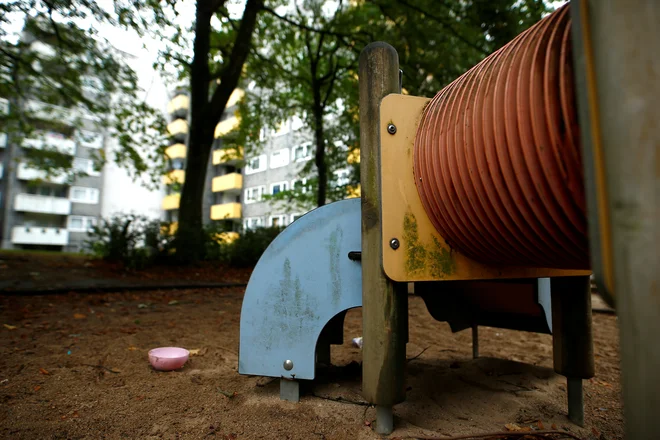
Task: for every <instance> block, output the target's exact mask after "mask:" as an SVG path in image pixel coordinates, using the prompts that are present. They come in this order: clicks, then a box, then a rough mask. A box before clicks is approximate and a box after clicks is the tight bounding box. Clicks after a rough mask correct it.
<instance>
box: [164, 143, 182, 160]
mask: <svg viewBox="0 0 660 440" xmlns="http://www.w3.org/2000/svg"><path fill="white" fill-rule="evenodd" d="M165 155H166V156H167V157H169V158H170V159H185V158H186V146H185V145H183V144H174V145H171V146H169V147H167V149H166V150H165Z"/></svg>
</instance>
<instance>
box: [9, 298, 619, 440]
mask: <svg viewBox="0 0 660 440" xmlns="http://www.w3.org/2000/svg"><path fill="white" fill-rule="evenodd" d="M242 294H243V290H242V289H239V288H234V289H215V290H208V289H207V290H201V289H200V290H180V291H167V292H165V291H162V292H161V291H153V292H139V293H116V294H96V295H87V296H84V295H80V294H67V295H48V296H36V297H34V296H33V297H21V296H15V295H14V296H0V306H1V309H0V316H1V318H0V324H2V325H0V331H1V332H2V342H1V343H0V404H1V406H0V408H1V409H0V436H1V437H2V438H7V439H49V438H52V439H100V438H108V439H121V438H126V439H138V438H139V439H161V438H163V439H177V438H182V439H187V438H190V439H203V438H218V439H259V438H264V439H374V438H378V436H377V435H376V434H375V433H374V431H373V430H372V427H371V422H372V421H373V419H374V418H375V409H374V408H372V407H369V406H366V405H364V404H363V401H362V399H361V396H360V370H361V368H360V365H359V362H361V356H360V354H361V353H360V351H359V350H358V349H356V348H353V347H351V346H350V339H351V338H352V337H354V336H358V335H360V334H361V329H360V327H361V316H360V311H359V310H353V311H351V312H349V314H348V316H347V319H346V324H345V339H346V343H345V344H344V345H343V346H333V348H332V358H333V363H334V364H335V366H336V367H333V368H331V369H328V370H326V371H323V372H322V373H321V374H320V377H319V378H318V380H316V381H314V382H312V383H307V384H306V386H305V387H304V396H303V397H302V399H301V402H300V403H298V404H296V403H289V402H282V401H280V400H279V388H278V382H277V381H272V380H271V379H269V378H262V377H246V376H240V375H239V374H238V373H237V371H236V369H237V361H238V357H237V350H238V349H237V347H238V338H239V316H240V306H241V300H242ZM410 313H411V316H412V317H414V318H411V320H410V343H409V344H408V356H409V357H410V358H413V357H415V358H414V359H412V360H410V361H409V363H408V378H407V382H408V396H407V401H406V402H405V403H402V404H400V405H397V406H396V407H395V416H396V419H395V423H396V430H395V432H394V433H393V434H392V437H406V436H412V437H415V436H422V435H427V436H430V435H435V436H438V437H443V436H446V435H459V434H474V433H481V432H492V431H502V430H504V429H505V425H506V424H511V423H515V424H517V425H519V426H530V425H531V426H534V427H538V426H543V427H544V428H545V429H550V428H551V427H556V428H557V429H560V430H561V429H567V430H570V431H571V432H573V433H577V434H579V435H580V436H581V437H582V438H603V439H611V438H622V437H623V434H622V433H623V418H622V408H621V400H620V385H619V375H620V372H619V358H618V331H617V324H616V318H615V317H614V316H612V315H605V314H595V315H594V333H595V352H596V374H597V375H596V377H595V378H594V379H591V380H588V381H585V401H586V416H585V417H586V427H585V428H584V429H579V428H577V427H575V426H574V425H572V424H571V423H570V422H569V421H568V419H567V418H566V416H565V414H566V411H567V409H566V401H565V398H566V386H565V380H564V379H563V378H562V377H560V376H557V375H556V374H554V373H553V371H552V369H551V367H552V357H551V350H552V349H551V338H550V337H549V336H546V335H536V334H529V333H522V332H515V331H506V330H499V329H491V328H483V329H482V330H481V331H480V336H481V339H480V341H481V342H480V345H481V353H482V355H483V357H482V358H480V359H477V360H472V359H471V346H470V334H469V332H461V333H457V334H452V333H451V332H450V331H449V327H448V325H447V324H444V323H439V322H436V321H434V320H433V319H432V318H431V316H430V315H429V314H428V312H427V311H426V309H425V307H424V305H423V302H422V301H421V300H420V299H419V298H416V297H410ZM167 345H177V346H183V347H186V348H188V349H193V350H197V349H198V350H199V351H198V354H197V355H195V356H193V357H192V358H191V360H190V361H189V363H188V364H186V366H185V367H184V368H183V369H181V370H180V371H175V372H166V373H162V372H156V371H154V370H153V369H152V368H151V367H150V365H149V363H148V361H147V351H148V350H149V349H150V348H153V347H158V346H167ZM423 350H425V351H424V352H423V353H422V354H421V355H419V354H420V353H421V352H422V351H423ZM329 399H341V401H333V400H329ZM553 425H554V426H553Z"/></svg>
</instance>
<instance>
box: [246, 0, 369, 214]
mask: <svg viewBox="0 0 660 440" xmlns="http://www.w3.org/2000/svg"><path fill="white" fill-rule="evenodd" d="M288 9H289V10H288V11H287V12H282V13H278V12H276V11H275V10H272V9H268V10H267V12H268V14H266V15H265V16H264V17H263V18H262V19H261V20H260V23H259V26H258V27H257V30H256V39H257V41H260V42H262V44H261V45H259V46H258V47H255V48H254V49H253V50H252V52H251V54H250V58H249V60H248V63H247V66H246V82H251V83H253V84H255V87H254V88H253V89H252V90H251V89H250V88H248V93H247V95H246V98H245V101H244V102H243V105H242V106H241V107H240V115H241V132H242V134H239V136H238V139H239V143H242V144H244V145H245V146H246V147H247V148H248V151H250V152H252V153H255V152H257V151H258V150H259V148H260V137H259V133H260V131H261V130H262V129H263V128H267V129H272V128H275V127H276V126H277V125H278V124H279V123H281V122H282V121H285V120H287V119H290V118H292V117H298V118H301V119H302V122H303V124H304V126H305V127H306V128H307V129H308V130H309V132H310V133H311V134H312V138H313V147H314V148H313V150H314V154H313V160H311V161H310V162H309V163H307V165H306V166H305V167H304V168H303V169H302V171H301V177H304V178H306V179H307V185H306V186H305V187H304V188H303V187H300V188H291V189H290V190H289V191H283V192H281V193H279V194H278V195H277V196H274V198H275V199H276V200H296V201H297V202H299V204H300V205H302V206H303V207H305V208H307V209H309V208H310V207H311V206H314V205H315V206H322V205H324V204H325V203H326V202H327V201H333V200H337V199H342V198H345V197H346V187H347V184H346V182H343V181H342V180H343V179H337V178H336V177H334V171H336V170H338V169H339V168H345V167H346V166H347V163H346V158H347V155H348V153H349V152H350V150H351V149H352V148H355V147H356V146H357V132H356V131H355V130H351V127H352V126H355V121H353V122H348V121H347V119H350V114H349V113H348V112H347V110H348V109H351V108H354V107H355V106H356V100H357V93H356V90H357V75H356V68H357V54H358V50H359V49H358V48H361V46H362V45H364V44H366V43H367V42H368V41H369V38H367V37H366V36H364V35H362V36H361V37H360V38H356V37H357V36H359V32H357V33H353V31H355V30H356V29H357V27H358V26H359V20H360V18H361V17H360V16H359V14H356V12H357V11H358V9H357V8H353V7H350V6H348V5H346V4H344V3H342V2H338V3H333V4H328V3H327V2H324V1H321V0H306V1H304V2H303V3H302V5H299V4H298V3H294V4H293V5H292V6H290V7H289V8H288ZM349 101H350V102H349ZM347 122H348V123H347Z"/></svg>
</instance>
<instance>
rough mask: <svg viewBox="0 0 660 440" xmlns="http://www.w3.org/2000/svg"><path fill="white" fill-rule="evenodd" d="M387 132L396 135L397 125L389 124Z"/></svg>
mask: <svg viewBox="0 0 660 440" xmlns="http://www.w3.org/2000/svg"><path fill="white" fill-rule="evenodd" d="M387 132H388V133H389V134H394V133H396V125H394V124H387Z"/></svg>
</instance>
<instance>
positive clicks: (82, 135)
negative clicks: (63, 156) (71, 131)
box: [76, 130, 103, 150]
mask: <svg viewBox="0 0 660 440" xmlns="http://www.w3.org/2000/svg"><path fill="white" fill-rule="evenodd" d="M76 140H77V141H78V144H80V145H81V146H83V147H86V148H94V149H97V150H98V149H101V148H103V135H102V134H101V133H96V132H94V131H89V130H78V131H77V132H76Z"/></svg>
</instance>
